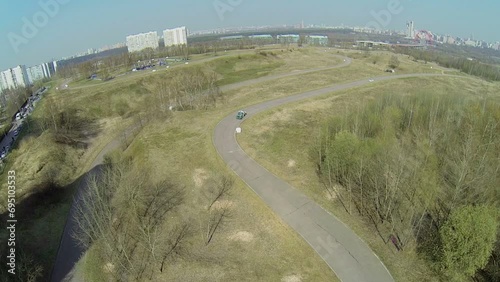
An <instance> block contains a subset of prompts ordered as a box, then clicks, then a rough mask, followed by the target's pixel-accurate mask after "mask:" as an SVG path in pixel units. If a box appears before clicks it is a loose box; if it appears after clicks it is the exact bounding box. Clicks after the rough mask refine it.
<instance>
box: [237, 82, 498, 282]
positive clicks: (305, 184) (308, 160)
mask: <svg viewBox="0 0 500 282" xmlns="http://www.w3.org/2000/svg"><path fill="white" fill-rule="evenodd" d="M415 85H417V86H415ZM499 90H500V85H499V84H492V83H487V82H483V81H480V80H476V79H474V80H472V79H467V80H462V79H457V78H411V79H400V80H395V81H389V82H386V83H384V84H371V85H368V86H364V87H360V88H354V89H350V90H346V91H339V92H336V93H334V94H331V95H328V96H324V97H319V98H315V99H311V100H307V101H302V102H297V103H293V104H288V105H285V106H282V107H279V108H276V109H273V110H269V111H266V112H264V113H260V114H258V115H257V116H255V117H249V118H248V119H247V120H246V121H245V122H244V123H243V126H242V128H243V132H244V133H243V134H240V135H238V141H239V142H240V144H241V146H242V148H243V149H244V150H245V152H247V154H249V156H251V157H252V158H254V159H255V160H257V161H258V162H259V163H260V164H262V165H263V166H264V167H265V168H267V169H268V170H270V171H271V172H273V173H274V174H276V175H277V176H278V177H280V178H282V179H284V180H285V181H287V182H289V183H290V184H291V185H293V186H294V187H296V188H297V189H299V190H300V191H302V192H303V193H305V194H306V195H308V196H309V197H311V198H312V199H314V200H315V201H316V202H317V203H319V204H320V205H322V206H323V207H324V208H326V209H327V210H329V211H330V212H331V213H333V214H335V215H336V216H337V217H339V219H341V220H342V221H343V222H344V223H346V224H347V225H348V226H349V227H351V228H352V229H353V230H354V231H355V232H356V233H357V234H358V235H359V236H360V237H361V238H362V239H363V240H364V241H365V242H367V243H368V244H369V245H370V246H371V247H372V249H373V250H374V252H375V253H377V254H378V255H379V257H381V259H382V261H383V262H384V263H385V264H386V266H387V267H388V268H389V270H390V271H391V273H392V275H393V276H394V278H395V279H396V281H437V278H435V274H434V273H433V272H432V271H430V270H429V269H428V267H427V266H426V263H425V262H424V261H423V260H421V259H420V258H419V257H418V256H417V254H416V252H415V250H414V248H408V249H406V250H405V251H404V252H400V253H398V252H397V251H396V250H395V248H394V247H393V246H392V245H386V244H384V242H383V241H382V240H381V239H380V237H378V236H377V235H376V231H375V230H374V228H372V225H370V224H369V223H367V222H364V220H363V219H362V218H361V217H359V216H358V215H354V216H350V215H348V214H347V213H346V211H345V209H344V208H343V207H342V206H341V204H340V203H339V202H338V201H336V200H335V198H334V197H332V195H330V194H328V193H327V192H326V190H325V189H324V187H323V184H321V183H320V181H319V179H318V176H317V174H316V166H315V159H314V157H315V155H314V154H313V153H312V151H311V147H312V146H313V145H314V142H315V141H316V137H318V136H319V133H320V130H321V129H320V128H321V126H322V125H323V124H324V123H325V121H327V120H329V119H330V118H333V117H335V116H342V115H346V114H347V109H349V108H350V107H352V106H356V105H360V104H361V103H362V102H363V101H368V100H371V99H373V97H375V96H376V95H379V94H388V93H394V94H401V95H406V94H410V93H417V94H418V93H426V92H429V91H432V93H436V95H440V94H445V93H467V94H469V95H472V96H482V95H487V96H490V97H494V98H496V99H498V98H500V97H498V93H499Z"/></svg>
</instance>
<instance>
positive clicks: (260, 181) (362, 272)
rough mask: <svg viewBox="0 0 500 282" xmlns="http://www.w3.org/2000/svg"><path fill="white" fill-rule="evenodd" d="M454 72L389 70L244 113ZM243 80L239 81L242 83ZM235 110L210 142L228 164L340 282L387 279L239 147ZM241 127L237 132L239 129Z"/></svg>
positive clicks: (371, 257) (349, 238) (325, 215)
mask: <svg viewBox="0 0 500 282" xmlns="http://www.w3.org/2000/svg"><path fill="white" fill-rule="evenodd" d="M435 76H446V77H457V76H453V75H443V74H407V75H390V76H381V77H374V78H371V79H368V78H367V79H364V80H359V81H355V82H350V83H345V84H338V85H333V86H330V87H326V88H323V89H317V90H313V91H308V92H305V93H301V94H297V95H293V96H288V97H283V98H279V99H275V100H270V101H267V102H264V103H261V104H257V105H253V106H250V107H248V108H246V109H245V111H246V112H247V113H248V115H247V116H253V115H255V114H257V113H260V112H263V111H265V110H268V109H271V108H273V107H277V106H281V105H284V104H287V103H291V102H296V101H300V100H303V99H308V98H312V97H317V96H320V95H325V94H329V93H332V92H335V91H340V90H345V89H350V88H354V87H360V86H363V85H366V84H370V83H376V82H378V81H387V80H392V79H401V78H410V77H435ZM242 84H243V83H242ZM235 117H236V112H235V113H233V114H231V115H229V116H227V117H226V118H224V119H223V120H222V121H221V122H220V123H219V124H218V125H217V126H216V128H215V132H214V135H213V143H214V146H215V147H216V149H217V151H218V153H219V155H220V156H221V157H222V159H223V160H224V161H225V162H226V163H227V164H228V166H229V167H230V168H231V169H232V170H233V171H234V172H235V173H236V174H238V176H239V177H241V179H243V181H245V183H246V184H247V185H248V186H249V187H250V188H251V189H252V190H253V191H254V192H255V193H256V194H257V195H259V197H260V198H261V199H262V200H263V201H264V202H265V203H266V204H267V205H268V206H269V207H270V208H271V209H272V210H273V211H274V212H275V213H276V214H277V215H279V216H280V217H281V218H282V219H283V220H284V221H285V222H286V223H288V224H289V225H290V226H291V227H292V228H293V229H294V230H295V231H297V233H299V234H300V235H301V236H302V237H303V238H304V239H305V240H306V241H307V242H308V243H309V245H311V247H312V248H313V249H314V250H315V251H316V252H317V253H318V254H319V255H320V256H321V258H323V260H324V261H325V262H326V263H327V264H328V265H329V266H330V268H331V269H332V270H333V271H334V272H335V274H336V275H337V277H338V278H339V279H340V280H341V281H344V282H348V281H352V282H364V281H366V282H387V281H394V279H393V277H392V276H391V274H390V273H389V271H388V270H387V268H386V267H385V266H384V264H383V263H382V262H381V261H380V259H379V258H378V257H377V256H376V255H375V254H374V253H373V252H372V251H371V249H370V247H369V246H368V245H367V244H366V243H364V242H363V241H362V240H361V239H360V238H359V237H358V236H357V235H356V234H355V233H354V232H353V231H352V230H351V229H349V228H348V227H347V226H346V225H344V224H343V223H342V222H341V221H340V220H339V219H337V218H336V217H335V216H333V215H332V214H330V213H329V212H327V211H326V210H324V209H323V208H322V207H321V206H319V205H318V204H316V203H315V202H314V201H312V200H311V199H310V198H308V197H307V196H305V195H304V194H302V193H301V192H300V191H299V190H297V189H295V188H294V187H292V186H291V185H289V184H288V183H286V182H285V181H283V180H281V179H279V178H278V177H276V176H275V175H274V174H272V173H271V172H269V171H268V170H266V169H265V168H264V167H262V166H261V165H259V164H258V163H257V162H256V161H255V160H253V159H252V158H250V157H249V156H248V155H247V154H246V153H245V152H244V151H243V149H242V148H241V147H240V146H239V144H238V142H237V139H236V133H235V131H236V128H237V127H240V126H241V123H242V122H243V121H241V120H237V119H236V118H235ZM244 133H245V132H244V131H243V133H241V134H244Z"/></svg>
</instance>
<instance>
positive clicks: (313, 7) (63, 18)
mask: <svg viewBox="0 0 500 282" xmlns="http://www.w3.org/2000/svg"><path fill="white" fill-rule="evenodd" d="M499 8H500V3H497V2H494V1H492V0H490V1H485V2H481V3H472V2H469V1H465V0H460V1H454V2H452V1H450V0H448V1H441V2H439V3H434V2H431V1H430V0H422V1H418V2H417V1H411V0H384V1H378V0H377V1H369V0H359V1H356V3H349V2H347V3H346V2H341V1H326V0H313V1H308V2H306V1H297V0H291V1H283V0H279V1H273V2H266V1H262V0H255V1H248V0H247V1H245V0H215V1H213V0H209V1H200V0H187V1H182V2H181V1H176V2H172V1H160V0H149V1H148V2H147V4H145V2H138V1H132V0H124V1H121V2H120V5H117V4H116V3H108V2H100V1H97V0H88V1H85V2H78V1H76V0H40V1H37V2H29V3H26V2H15V3H12V2H8V3H7V2H3V3H1V4H0V9H1V11H3V13H2V17H1V18H0V21H1V24H0V34H2V36H1V44H0V48H1V49H0V51H1V52H2V54H3V55H2V57H3V59H2V61H1V62H0V70H4V69H7V68H10V67H14V66H17V65H27V66H32V65H36V64H40V63H42V62H47V61H50V60H51V59H60V58H62V57H67V56H71V55H75V54H76V53H79V52H83V51H86V50H87V49H89V48H100V47H103V46H105V45H111V44H115V43H119V42H125V37H126V36H127V35H130V34H136V33H140V32H147V31H157V32H161V31H162V30H164V29H166V28H172V27H177V26H186V27H187V28H188V29H189V30H191V31H197V30H206V29H215V28H227V27H240V26H269V25H270V26H276V25H284V24H287V25H291V24H299V23H300V22H301V21H302V20H303V21H304V23H305V24H306V25H309V24H316V25H320V24H325V25H331V26H338V25H341V24H344V25H347V26H367V25H369V23H371V22H376V23H378V24H379V25H380V26H381V27H382V28H383V29H393V30H404V29H405V23H406V22H407V21H408V20H413V21H414V22H415V28H416V29H418V30H420V29H425V30H430V31H432V32H434V33H438V34H450V35H453V36H459V37H469V36H471V35H472V36H473V37H474V39H480V40H485V41H488V42H496V41H500V31H499V30H498V29H493V28H489V27H490V25H491V24H490V23H491V22H493V20H494V19H495V16H496V11H498V10H499ZM380 11H385V12H383V13H385V15H387V14H390V18H389V19H387V18H383V19H382V20H377V19H376V17H375V16H374V13H375V14H378V13H379V12H380ZM27 26H28V27H27ZM23 29H24V30H23Z"/></svg>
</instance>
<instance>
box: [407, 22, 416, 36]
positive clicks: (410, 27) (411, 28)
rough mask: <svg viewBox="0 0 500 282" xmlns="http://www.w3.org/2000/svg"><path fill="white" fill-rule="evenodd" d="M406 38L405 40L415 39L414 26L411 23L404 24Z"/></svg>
mask: <svg viewBox="0 0 500 282" xmlns="http://www.w3.org/2000/svg"><path fill="white" fill-rule="evenodd" d="M406 36H407V38H410V39H414V38H415V25H414V23H413V21H409V22H407V23H406Z"/></svg>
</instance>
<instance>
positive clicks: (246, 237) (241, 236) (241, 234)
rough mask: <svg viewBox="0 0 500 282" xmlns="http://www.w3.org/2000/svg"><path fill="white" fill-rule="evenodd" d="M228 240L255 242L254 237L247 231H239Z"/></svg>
mask: <svg viewBox="0 0 500 282" xmlns="http://www.w3.org/2000/svg"><path fill="white" fill-rule="evenodd" d="M227 238H228V239H229V240H232V241H240V242H245V243H248V242H252V241H253V240H254V235H253V234H252V233H250V232H247V231H238V232H236V233H234V234H233V235H231V236H229V237H227Z"/></svg>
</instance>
